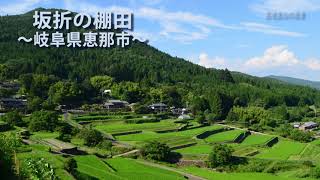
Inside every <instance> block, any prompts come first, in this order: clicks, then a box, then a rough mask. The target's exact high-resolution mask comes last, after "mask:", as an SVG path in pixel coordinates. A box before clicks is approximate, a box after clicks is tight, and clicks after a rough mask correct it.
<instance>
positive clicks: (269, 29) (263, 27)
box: [240, 22, 306, 37]
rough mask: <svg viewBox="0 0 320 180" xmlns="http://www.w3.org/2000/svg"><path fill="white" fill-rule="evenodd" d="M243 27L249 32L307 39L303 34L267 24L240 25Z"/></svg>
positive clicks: (249, 23) (250, 23) (246, 23)
mask: <svg viewBox="0 0 320 180" xmlns="http://www.w3.org/2000/svg"><path fill="white" fill-rule="evenodd" d="M240 24H241V25H242V27H243V28H244V29H245V30H247V31H253V32H262V33H265V34H273V35H282V36H290V37H305V36H306V35H305V34H303V33H298V32H292V31H285V30H282V29H280V28H278V27H275V26H270V25H267V24H261V23H254V22H242V23H240Z"/></svg>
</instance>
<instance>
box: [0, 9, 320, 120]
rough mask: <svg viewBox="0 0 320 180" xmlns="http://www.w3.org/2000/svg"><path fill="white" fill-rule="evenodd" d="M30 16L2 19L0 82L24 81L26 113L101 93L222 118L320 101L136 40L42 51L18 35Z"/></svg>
mask: <svg viewBox="0 0 320 180" xmlns="http://www.w3.org/2000/svg"><path fill="white" fill-rule="evenodd" d="M32 15H33V11H31V12H29V13H26V14H23V15H15V16H2V17H0V52H1V53H0V63H1V66H0V78H1V81H12V80H18V81H19V82H20V83H21V84H22V87H23V88H21V89H20V91H19V93H20V94H27V95H28V97H29V107H31V110H32V109H34V108H36V107H34V105H36V104H38V105H39V104H41V103H39V102H42V101H45V102H44V103H42V105H43V106H45V108H49V107H53V106H54V105H57V104H79V105H80V104H85V103H91V102H97V101H99V100H100V101H101V97H100V94H101V93H100V92H101V90H102V89H112V92H113V93H112V95H113V96H114V97H115V98H119V99H122V100H127V101H128V102H129V103H133V102H140V103H142V104H147V103H151V102H159V101H161V102H164V103H167V104H169V105H171V106H180V107H183V106H186V105H187V106H189V107H192V108H193V110H194V112H203V111H205V110H207V111H209V112H212V113H214V114H216V116H217V117H218V118H223V117H226V115H227V113H228V111H229V110H230V108H231V107H232V106H248V105H255V106H261V107H264V108H271V107H274V106H278V105H286V106H289V107H290V106H305V105H312V104H316V105H318V104H319V103H320V93H319V91H317V90H315V89H312V88H308V87H302V86H294V85H288V84H284V83H281V82H280V81H277V80H272V79H267V78H258V77H253V76H249V75H246V74H242V73H237V72H230V71H228V70H227V69H226V70H217V69H208V68H204V67H201V66H199V65H196V64H193V63H191V62H188V61H186V60H184V59H181V58H177V57H172V56H170V55H168V54H166V53H163V52H161V51H159V50H157V49H155V48H153V47H151V46H149V45H147V44H144V43H140V42H134V43H132V45H131V46H130V47H128V48H118V47H113V48H105V49H103V48H95V49H92V48H89V49H86V48H83V49H76V48H67V47H62V48H61V47H60V48H54V47H49V48H39V47H36V46H33V44H27V43H22V42H18V41H17V39H18V37H19V36H25V37H33V35H34V33H35V31H37V29H36V28H35V27H33V26H32V23H33V18H32ZM73 28H74V27H72V28H71V30H72V29H73ZM73 30H74V29H73ZM80 31H83V30H80ZM0 95H1V96H7V95H8V92H6V93H4V92H2V93H1V94H0ZM36 109H37V108H36Z"/></svg>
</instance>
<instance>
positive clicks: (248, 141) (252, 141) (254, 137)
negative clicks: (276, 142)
mask: <svg viewBox="0 0 320 180" xmlns="http://www.w3.org/2000/svg"><path fill="white" fill-rule="evenodd" d="M272 138H273V136H267V135H260V134H251V135H249V136H248V137H246V138H245V139H244V141H242V142H241V145H263V144H265V143H266V142H268V141H269V140H270V139H272Z"/></svg>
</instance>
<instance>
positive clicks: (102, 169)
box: [74, 155, 121, 179]
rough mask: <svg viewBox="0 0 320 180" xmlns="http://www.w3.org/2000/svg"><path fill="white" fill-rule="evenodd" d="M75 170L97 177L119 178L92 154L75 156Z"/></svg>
mask: <svg viewBox="0 0 320 180" xmlns="http://www.w3.org/2000/svg"><path fill="white" fill-rule="evenodd" d="M74 159H75V160H76V161H77V165H78V167H77V170H78V171H79V172H81V173H83V174H87V175H89V176H92V177H95V178H98V179H121V177H120V176H118V175H116V174H114V173H113V172H112V171H111V170H110V168H109V167H108V166H107V165H106V164H105V163H104V162H103V161H101V160H100V159H99V158H98V157H96V156H94V155H88V156H76V157H75V158H74Z"/></svg>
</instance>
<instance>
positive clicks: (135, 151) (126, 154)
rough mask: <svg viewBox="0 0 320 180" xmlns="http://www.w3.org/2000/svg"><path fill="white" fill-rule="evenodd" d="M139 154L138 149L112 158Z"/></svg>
mask: <svg viewBox="0 0 320 180" xmlns="http://www.w3.org/2000/svg"><path fill="white" fill-rule="evenodd" d="M137 152H139V150H138V149H134V150H132V151H128V152H126V153H122V154H118V155H115V156H112V158H116V157H121V156H128V155H130V154H134V153H137Z"/></svg>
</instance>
